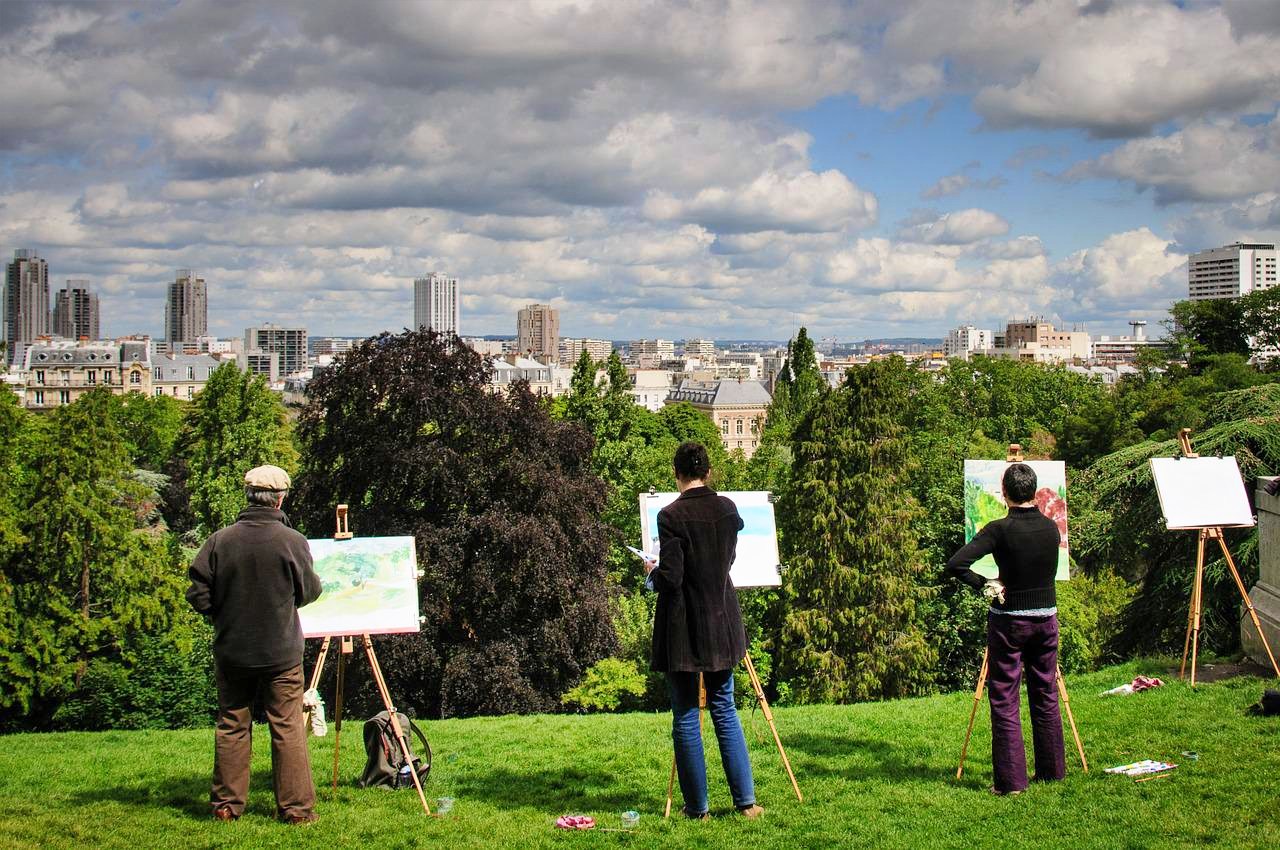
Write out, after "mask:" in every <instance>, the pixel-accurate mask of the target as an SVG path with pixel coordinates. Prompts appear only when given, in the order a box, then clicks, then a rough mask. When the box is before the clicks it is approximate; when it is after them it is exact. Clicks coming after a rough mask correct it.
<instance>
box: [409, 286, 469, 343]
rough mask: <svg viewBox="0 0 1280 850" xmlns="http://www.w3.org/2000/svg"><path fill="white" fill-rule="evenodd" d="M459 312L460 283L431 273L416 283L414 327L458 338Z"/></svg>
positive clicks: (414, 288) (414, 287) (414, 291)
mask: <svg viewBox="0 0 1280 850" xmlns="http://www.w3.org/2000/svg"><path fill="white" fill-rule="evenodd" d="M459 317H460V311H459V306H458V279H457V278H453V277H446V276H445V275H442V274H440V273H439V272H431V273H430V274H428V275H427V276H426V277H420V278H417V279H415V280H414V281H413V327H414V328H415V329H421V328H428V329H430V330H433V331H435V332H437V333H442V334H456V333H458V328H459V327H461V325H460V324H459Z"/></svg>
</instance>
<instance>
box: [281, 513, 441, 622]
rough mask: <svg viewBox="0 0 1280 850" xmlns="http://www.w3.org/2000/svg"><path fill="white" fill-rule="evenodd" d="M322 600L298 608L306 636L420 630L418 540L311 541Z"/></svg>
mask: <svg viewBox="0 0 1280 850" xmlns="http://www.w3.org/2000/svg"><path fill="white" fill-rule="evenodd" d="M307 543H308V545H310V547H311V557H312V559H313V560H314V561H315V569H316V574H317V575H319V576H320V585H321V587H323V588H324V590H323V592H322V593H321V594H320V598H319V599H317V600H316V601H315V602H312V603H311V604H310V605H307V606H305V607H303V608H299V609H298V619H299V620H301V622H302V634H303V636H304V637H324V636H326V635H361V634H393V633H398V632H416V631H418V559H417V556H416V554H415V552H414V542H413V538H412V537H356V538H353V539H351V540H333V539H331V538H326V539H322V540H308V541H307Z"/></svg>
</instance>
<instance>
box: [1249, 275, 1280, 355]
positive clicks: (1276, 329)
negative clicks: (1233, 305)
mask: <svg viewBox="0 0 1280 850" xmlns="http://www.w3.org/2000/svg"><path fill="white" fill-rule="evenodd" d="M1240 322H1241V325H1242V326H1243V329H1244V333H1245V335H1246V336H1247V337H1248V338H1249V340H1250V341H1251V343H1252V347H1253V349H1254V350H1256V351H1265V350H1268V349H1270V350H1271V351H1275V350H1277V349H1280V286H1272V287H1271V288H1270V289H1256V290H1254V291H1253V292H1250V293H1249V294H1248V295H1245V296H1243V297H1242V298H1241V299H1240Z"/></svg>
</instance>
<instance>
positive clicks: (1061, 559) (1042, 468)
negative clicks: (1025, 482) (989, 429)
mask: <svg viewBox="0 0 1280 850" xmlns="http://www.w3.org/2000/svg"><path fill="white" fill-rule="evenodd" d="M1026 464H1027V466H1030V467H1031V468H1032V469H1033V470H1035V473H1036V499H1035V501H1036V507H1037V508H1039V509H1040V513H1042V514H1044V515H1045V516H1047V517H1048V518H1049V519H1051V520H1053V521H1054V522H1055V523H1057V525H1058V534H1059V535H1061V538H1062V540H1061V542H1060V543H1059V544H1058V574H1057V576H1056V578H1057V580H1058V581H1066V580H1067V579H1069V578H1070V577H1071V559H1070V556H1069V554H1068V548H1067V465H1066V464H1065V463H1063V462H1062V461H1060V460H1031V461H1026ZM1008 465H1009V464H1008V463H1007V462H1005V461H1003V460H966V461H965V462H964V540H965V542H966V543H968V542H969V541H970V540H972V539H973V538H974V537H975V536H976V535H977V533H978V532H979V531H981V530H982V527H983V526H984V525H986V524H987V523H989V522H991V521H992V520H993V519H1000V518H1001V517H1003V516H1004V515H1005V514H1007V513H1008V508H1007V507H1005V503H1004V498H1003V496H1002V495H1001V491H1000V480H1001V478H1002V477H1003V476H1004V471H1005V468H1006V467H1007V466H1008ZM973 570H974V572H976V573H979V574H981V575H984V576H986V577H987V578H995V576H996V573H997V572H998V570H997V569H996V562H995V559H994V558H992V557H991V556H990V555H985V556H983V558H982V559H981V560H979V561H978V562H977V563H976V564H974V565H973Z"/></svg>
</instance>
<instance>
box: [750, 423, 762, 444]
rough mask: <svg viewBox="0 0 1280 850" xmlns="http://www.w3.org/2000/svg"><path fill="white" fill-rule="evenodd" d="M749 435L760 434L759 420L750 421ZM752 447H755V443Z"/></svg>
mask: <svg viewBox="0 0 1280 850" xmlns="http://www.w3.org/2000/svg"><path fill="white" fill-rule="evenodd" d="M751 433H752V434H759V433H760V420H759V419H752V420H751ZM752 445H755V443H752Z"/></svg>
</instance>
